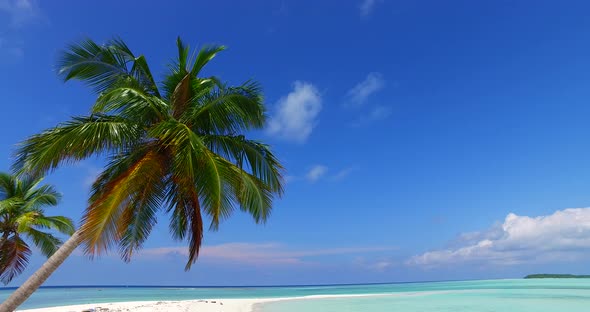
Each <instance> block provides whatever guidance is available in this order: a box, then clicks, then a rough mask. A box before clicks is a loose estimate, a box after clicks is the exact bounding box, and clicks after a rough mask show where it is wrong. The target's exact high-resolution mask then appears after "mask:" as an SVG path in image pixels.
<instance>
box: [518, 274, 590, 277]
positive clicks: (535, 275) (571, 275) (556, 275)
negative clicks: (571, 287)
mask: <svg viewBox="0 0 590 312" xmlns="http://www.w3.org/2000/svg"><path fill="white" fill-rule="evenodd" d="M524 278H590V275H573V274H531V275H527V276H525V277H524Z"/></svg>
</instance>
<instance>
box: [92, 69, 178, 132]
mask: <svg viewBox="0 0 590 312" xmlns="http://www.w3.org/2000/svg"><path fill="white" fill-rule="evenodd" d="M168 109H169V106H168V104H167V103H166V102H164V101H162V100H161V99H160V98H159V97H158V96H155V95H152V94H150V93H148V92H147V91H146V90H145V89H144V88H143V86H142V85H141V84H140V83H139V82H138V81H137V80H135V79H122V80H120V81H119V82H118V83H116V84H115V85H113V87H112V88H110V89H109V90H107V91H105V92H103V93H102V94H101V95H100V96H99V97H98V99H97V100H96V103H95V104H94V106H93V107H92V113H93V114H109V115H118V116H121V117H124V118H126V119H128V120H133V121H134V122H136V123H138V124H142V125H145V126H146V127H149V125H151V124H152V123H154V122H155V121H157V120H162V119H165V116H166V115H167V113H168Z"/></svg>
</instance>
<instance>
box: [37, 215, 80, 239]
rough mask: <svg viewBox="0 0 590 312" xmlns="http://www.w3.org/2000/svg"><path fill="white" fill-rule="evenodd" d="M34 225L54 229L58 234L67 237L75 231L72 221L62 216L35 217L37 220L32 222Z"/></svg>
mask: <svg viewBox="0 0 590 312" xmlns="http://www.w3.org/2000/svg"><path fill="white" fill-rule="evenodd" d="M34 224H35V225H36V226H40V227H43V228H48V229H55V230H57V231H59V232H60V233H63V234H67V235H72V234H74V232H75V231H76V227H75V226H74V221H72V219H70V218H68V217H63V216H52V217H47V216H45V215H41V216H37V218H36V219H35V220H34Z"/></svg>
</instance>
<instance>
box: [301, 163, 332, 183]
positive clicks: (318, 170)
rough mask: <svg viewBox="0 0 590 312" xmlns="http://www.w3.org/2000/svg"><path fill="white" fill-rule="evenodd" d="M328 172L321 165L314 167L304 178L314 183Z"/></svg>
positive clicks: (326, 168)
mask: <svg viewBox="0 0 590 312" xmlns="http://www.w3.org/2000/svg"><path fill="white" fill-rule="evenodd" d="M327 172H328V167H326V166H322V165H315V166H313V167H311V169H309V171H307V174H306V175H305V178H306V179H307V180H308V181H310V182H316V181H317V180H319V179H321V178H322V177H323V176H324V175H325V174H326V173H327Z"/></svg>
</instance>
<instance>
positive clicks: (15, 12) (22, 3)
mask: <svg viewBox="0 0 590 312" xmlns="http://www.w3.org/2000/svg"><path fill="white" fill-rule="evenodd" d="M0 14H1V15H4V16H6V17H7V18H6V19H5V20H6V21H8V26H10V27H12V28H20V27H23V26H24V25H26V24H28V23H31V22H33V21H35V20H36V19H37V18H38V17H39V16H40V10H39V7H38V6H37V5H36V3H35V2H32V1H30V0H0Z"/></svg>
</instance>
